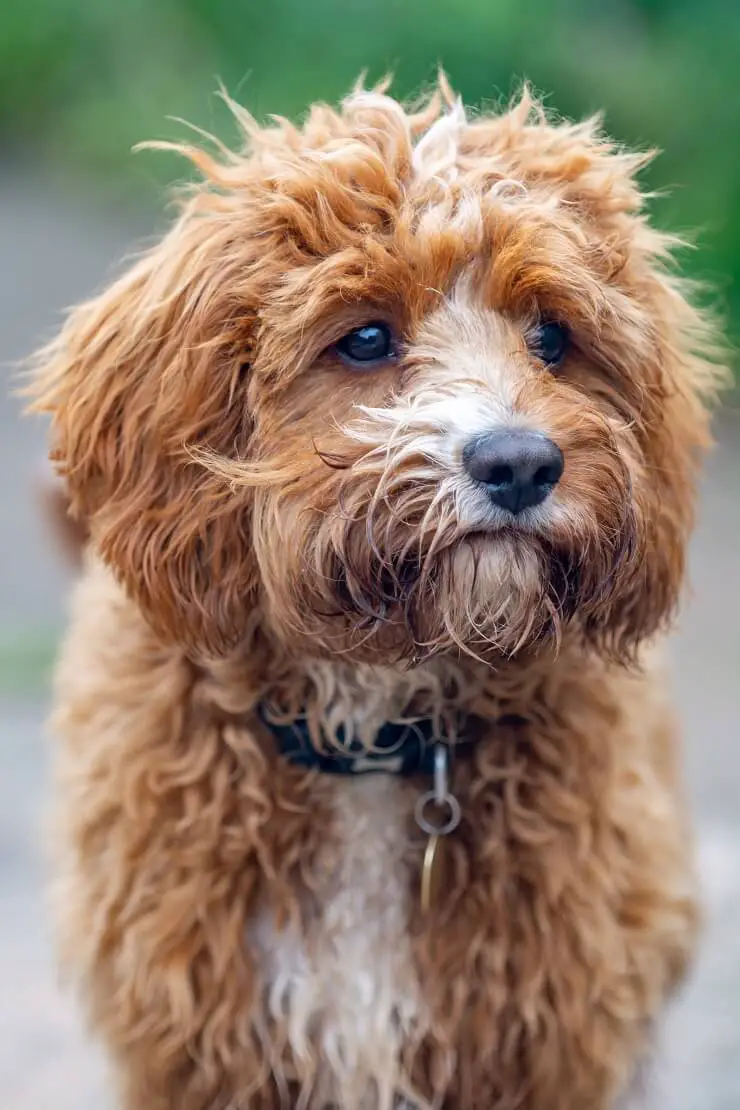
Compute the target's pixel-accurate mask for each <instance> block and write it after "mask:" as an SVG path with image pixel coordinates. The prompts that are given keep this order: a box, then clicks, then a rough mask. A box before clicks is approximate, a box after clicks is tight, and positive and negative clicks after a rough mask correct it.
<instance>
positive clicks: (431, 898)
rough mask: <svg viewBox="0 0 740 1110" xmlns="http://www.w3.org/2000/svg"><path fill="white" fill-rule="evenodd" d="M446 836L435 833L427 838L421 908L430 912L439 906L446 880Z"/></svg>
mask: <svg viewBox="0 0 740 1110" xmlns="http://www.w3.org/2000/svg"><path fill="white" fill-rule="evenodd" d="M446 839H447V838H446V836H438V835H436V834H435V835H433V836H430V837H429V840H427V846H426V848H425V849H424V859H423V861H422V864H421V890H420V894H421V910H422V913H424V914H427V913H429V911H430V909H431V908H432V906H438V905H439V900H440V897H441V895H442V892H443V890H444V886H445V881H446V861H445V854H446V849H445V843H444V842H445V840H446Z"/></svg>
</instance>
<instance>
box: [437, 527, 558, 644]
mask: <svg viewBox="0 0 740 1110" xmlns="http://www.w3.org/2000/svg"><path fill="white" fill-rule="evenodd" d="M437 585H438V590H437V596H438V603H439V604H438V608H437V613H436V617H437V620H438V621H439V623H440V625H441V627H439V628H438V635H439V636H440V638H441V639H442V640H445V639H448V638H449V640H450V641H452V643H454V644H455V645H456V646H457V647H458V648H462V649H463V650H465V651H468V652H471V653H473V654H477V655H481V656H488V655H490V654H491V653H496V654H498V653H501V654H506V655H509V654H512V653H514V652H516V651H518V650H520V649H521V648H523V647H525V646H529V645H531V644H532V642H533V641H535V640H537V639H538V638H540V637H542V636H544V635H546V634H548V633H547V630H548V629H549V628H550V626H551V624H552V606H551V605H549V604H548V599H549V594H550V589H549V568H548V560H547V558H546V557H545V553H544V549H543V547H542V544H541V543H540V542H539V541H538V540H537V539H536V538H535V537H533V536H531V535H526V534H522V533H517V532H514V531H508V532H503V531H499V532H493V533H491V532H489V533H486V532H475V533H470V534H468V535H466V536H464V537H463V538H462V539H461V540H460V541H459V542H458V543H457V544H456V545H455V546H454V547H452V548H450V550H449V551H448V552H447V553H446V557H445V559H444V560H443V561H442V565H441V566H440V568H439V573H438V583H437Z"/></svg>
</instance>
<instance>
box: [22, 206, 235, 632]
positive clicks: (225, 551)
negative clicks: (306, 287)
mask: <svg viewBox="0 0 740 1110" xmlns="http://www.w3.org/2000/svg"><path fill="white" fill-rule="evenodd" d="M240 206H241V207H240ZM242 209H243V211H242ZM254 239H255V236H254V234H253V229H252V228H251V226H250V220H249V215H248V208H247V200H246V198H245V197H244V196H240V195H238V194H236V193H235V194H232V195H231V196H229V197H225V196H223V195H219V194H218V193H212V194H209V193H208V192H207V191H206V190H205V189H202V190H199V191H198V192H197V193H196V194H195V195H194V196H193V197H191V199H190V201H189V202H188V203H187V204H186V206H185V208H184V210H183V213H182V215H181V217H180V219H179V220H178V222H177V223H176V224H175V225H174V226H173V228H172V229H171V231H170V232H169V234H168V235H167V236H166V237H165V238H164V240H163V241H162V242H161V243H159V244H158V245H157V246H155V247H154V248H153V249H152V250H150V251H149V252H148V253H147V254H146V255H144V256H143V257H142V258H141V259H140V260H139V261H138V262H137V263H136V264H135V265H134V266H133V267H132V268H131V269H130V270H129V272H128V273H126V274H125V275H124V276H123V277H122V278H121V279H120V280H119V281H117V282H116V283H115V284H114V285H113V286H112V287H111V288H110V289H108V290H107V291H106V292H105V293H103V294H102V295H101V296H99V297H98V298H97V299H94V300H92V301H90V302H89V303H87V304H83V305H81V306H80V307H78V308H77V309H75V310H74V311H73V312H72V314H71V315H70V317H69V319H68V321H67V324H66V326H65V327H64V329H63V330H62V332H61V334H60V335H59V337H58V338H57V339H56V340H55V341H54V342H53V343H52V344H51V345H50V346H49V347H48V348H46V349H45V350H44V351H42V352H41V353H40V355H39V356H38V359H37V368H36V371H35V374H34V377H33V381H32V385H31V387H30V393H31V394H32V396H33V397H34V402H33V404H32V409H33V410H35V411H37V412H47V413H51V416H52V432H53V450H52V458H53V459H54V460H55V461H56V463H57V467H58V470H59V472H60V473H61V474H62V475H63V476H64V478H65V479H66V482H67V486H68V489H69V494H70V500H71V508H72V512H73V514H74V515H75V516H76V517H77V518H78V519H79V520H81V521H84V522H85V524H86V525H87V526H88V527H89V531H90V535H91V537H92V542H93V544H94V546H95V547H96V549H97V551H98V552H99V554H100V555H101V557H102V558H103V559H104V560H105V561H106V562H107V563H108V564H109V565H110V566H111V567H112V568H113V570H114V571H115V573H116V575H117V577H118V578H119V579H120V580H121V581H122V582H123V583H124V584H125V587H126V589H127V590H128V592H129V594H130V595H131V596H132V597H134V598H136V600H137V601H138V603H139V604H140V606H141V607H142V609H143V611H144V613H145V614H146V616H147V617H148V619H149V621H150V623H151V624H152V626H153V627H154V628H155V630H156V631H157V632H158V633H160V634H161V635H163V636H165V637H168V638H174V639H176V640H177V641H178V642H180V643H182V644H183V645H185V646H186V647H187V648H188V649H190V650H193V651H196V652H206V653H208V654H222V653H223V652H225V651H227V650H228V648H229V647H230V645H232V644H233V643H234V642H236V641H237V640H238V639H239V637H240V635H241V634H242V632H243V628H244V623H245V620H246V618H247V614H248V612H249V608H250V598H251V596H252V594H253V591H254V588H255V581H256V578H255V569H254V564H253V560H252V555H251V550H250V520H249V517H250V494H249V491H245V489H244V488H243V487H241V488H238V489H231V488H229V486H228V484H227V483H224V481H223V479H220V478H218V477H217V476H215V475H213V474H211V473H209V472H208V471H207V470H206V469H204V468H203V467H202V466H200V465H199V464H198V463H197V462H194V461H193V454H192V449H193V447H198V448H205V449H213V450H215V451H218V452H219V453H221V454H224V455H227V456H229V457H235V456H236V457H242V458H243V457H244V455H245V453H246V451H247V444H248V440H249V430H250V429H249V417H248V408H247V396H246V394H247V371H248V365H249V359H250V349H251V346H252V343H253V339H254V334H253V333H254V326H255V316H254V309H253V305H254V303H255V300H254V297H255V296H256V295H257V294H256V293H255V292H254V288H253V286H254V284H255V283H254V280H253V275H254V273H255V260H254V257H253V254H254V249H253V243H254Z"/></svg>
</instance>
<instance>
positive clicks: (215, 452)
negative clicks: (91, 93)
mask: <svg viewBox="0 0 740 1110" xmlns="http://www.w3.org/2000/svg"><path fill="white" fill-rule="evenodd" d="M228 103H229V106H230V108H231V110H232V111H233V113H234V116H235V118H236V121H237V123H238V124H239V126H240V128H241V130H242V132H243V137H244V146H243V148H242V149H240V150H237V151H230V150H227V149H226V148H224V147H222V146H221V145H220V144H217V145H216V147H215V151H214V152H213V153H210V152H208V151H207V150H205V149H202V148H196V147H194V146H187V145H182V146H179V147H178V148H177V149H178V150H179V151H180V152H181V153H182V154H184V155H185V156H187V157H188V158H190V160H191V161H192V162H193V163H194V164H195V166H196V167H197V169H198V171H199V172H200V175H201V181H200V183H199V184H198V185H196V186H194V187H193V188H192V190H191V191H189V192H188V193H187V194H186V196H185V199H184V200H183V201H182V208H181V212H180V215H179V218H178V219H177V221H176V222H175V224H174V226H173V227H172V228H171V229H170V231H169V232H168V234H167V235H166V236H165V237H164V238H163V239H162V241H161V242H160V243H158V244H157V245H156V246H154V247H153V248H152V249H151V250H149V251H148V252H147V253H146V254H145V255H143V257H141V258H140V259H139V260H138V261H137V262H136V263H135V265H133V266H132V268H131V269H130V270H129V271H128V272H127V273H125V274H124V276H123V277H121V278H120V279H119V280H118V281H117V282H116V283H115V284H114V285H113V286H112V287H111V288H109V289H108V290H107V291H105V292H104V293H103V294H102V295H100V296H99V297H97V298H95V299H94V300H92V301H90V302H89V303H87V304H84V305H82V306H80V307H79V308H78V309H76V311H74V312H73V313H72V315H71V317H70V319H69V321H68V323H67V325H66V327H65V329H64V330H63V332H62V334H61V336H60V337H59V338H58V339H57V340H56V341H55V342H54V343H53V344H52V345H51V346H50V347H49V348H47V349H46V350H45V351H44V352H42V355H41V356H40V361H39V367H38V370H37V373H36V377H35V384H34V387H33V388H34V392H35V397H36V399H35V406H36V408H37V409H38V410H41V411H46V412H50V413H51V414H52V416H53V427H54V435H55V443H56V446H55V458H56V460H57V463H58V466H59V469H60V471H61V472H62V473H63V474H64V475H65V476H66V479H67V482H68V485H69V490H70V494H71V498H72V502H73V507H74V511H75V512H76V513H77V514H78V516H80V517H81V518H84V519H85V520H86V521H87V522H89V526H90V529H91V533H92V536H93V541H94V543H95V545H96V546H97V548H98V550H99V552H100V554H101V555H102V557H103V558H104V559H105V560H106V561H107V562H108V563H109V564H110V565H111V566H112V567H113V568H114V570H115V572H116V574H117V575H118V576H119V578H120V579H121V580H122V581H123V582H124V583H125V585H126V587H127V589H128V590H129V592H130V593H131V594H132V595H133V596H135V597H136V599H137V601H138V602H139V604H140V605H141V607H142V609H143V610H144V612H145V613H146V615H147V617H148V619H149V620H150V622H151V623H152V624H153V626H154V627H155V629H156V630H157V631H158V632H159V633H160V634H161V635H163V636H166V637H168V638H170V639H175V640H177V641H178V642H180V643H181V644H183V645H184V646H185V647H186V648H187V649H188V650H189V651H192V652H194V653H197V654H201V655H203V654H205V655H222V654H224V653H226V652H228V651H229V650H230V649H231V648H232V647H233V646H235V645H237V644H238V643H239V642H240V641H241V640H242V639H243V637H244V636H245V634H246V630H247V624H248V620H249V618H250V614H255V613H256V614H258V615H259V623H260V627H261V630H262V632H263V633H264V635H265V636H267V637H268V638H271V639H273V640H274V642H275V643H276V644H280V646H281V650H286V649H287V650H291V651H292V650H295V651H297V652H302V653H304V654H305V652H306V649H307V646H308V647H309V648H310V651H311V653H313V654H315V655H316V654H318V655H324V656H332V655H336V654H339V653H342V654H344V655H346V656H349V657H350V658H358V659H365V660H374V661H393V660H405V661H409V660H412V659H418V658H421V657H424V656H425V655H427V654H429V653H432V652H438V651H445V650H448V649H454V650H455V651H458V650H460V649H462V650H463V651H465V652H469V653H473V654H475V655H480V656H490V655H491V654H494V653H501V652H504V653H512V652H514V651H517V650H518V649H520V648H522V647H523V646H526V645H531V644H533V643H535V642H538V641H540V640H542V639H545V638H547V639H552V638H557V637H558V636H559V635H561V634H562V632H563V630H564V629H565V628H568V629H571V630H573V631H574V632H575V633H576V634H578V635H584V636H586V637H588V638H589V639H590V640H591V641H592V642H594V643H596V644H598V645H599V647H600V648H601V649H603V650H609V651H612V652H615V653H617V654H618V655H620V656H625V655H628V654H629V653H630V652H631V650H632V649H634V646H635V645H636V644H637V643H638V642H639V641H640V640H641V639H642V638H643V637H646V636H648V635H650V634H651V633H653V632H654V631H655V630H656V629H657V628H658V627H659V626H660V625H661V624H662V623H663V622H664V621H665V619H666V618H667V616H668V615H669V614H670V613H671V611H672V608H673V605H674V602H675V600H676V596H677V592H678V590H679V587H680V583H681V579H682V571H683V563H684V548H685V542H686V537H687V531H688V529H689V526H690V521H691V513H692V483H693V474H694V462H695V456H696V454H697V452H698V451H699V450H700V449H701V448H702V447H704V445H705V444H706V442H707V430H706V420H705V415H704V409H703V400H704V398H705V397H706V396H707V395H708V394H710V393H711V391H712V388H713V382H714V380H715V376H716V375H715V371H714V368H713V366H712V360H711V343H710V335H709V329H708V327H707V325H706V322H705V320H704V319H703V318H702V316H701V315H700V314H699V313H698V312H697V310H696V309H694V308H693V307H692V306H691V304H690V302H689V300H687V298H686V296H685V290H684V286H683V285H682V284H681V283H680V281H679V280H678V279H677V278H676V277H675V276H673V274H672V272H671V269H670V265H669V263H670V252H671V249H672V247H673V246H674V241H673V240H671V239H669V237H668V236H666V235H664V234H662V233H660V232H658V231H656V230H654V229H653V228H651V227H650V225H649V223H648V221H647V219H646V216H645V214H644V211H643V197H642V195H641V192H640V190H639V188H638V186H637V184H636V183H635V174H636V172H637V171H638V170H639V169H640V167H641V166H642V165H644V163H645V161H646V159H645V158H644V157H643V156H635V155H632V154H627V153H624V152H622V151H620V150H619V149H618V148H616V147H615V145H614V144H613V143H611V142H609V141H608V140H606V139H605V138H603V137H602V136H601V135H600V133H599V131H598V128H597V125H596V124H595V123H594V122H593V121H591V122H587V123H584V124H578V125H571V124H567V123H553V122H550V121H549V120H548V118H546V116H545V115H544V113H543V111H542V109H541V108H540V107H539V106H538V105H537V104H536V103H535V102H534V101H533V100H532V99H531V97H530V96H529V94H528V93H526V92H525V94H524V95H523V96H522V97H521V99H520V100H519V101H518V102H517V103H516V104H515V105H514V106H513V107H512V108H511V109H510V110H508V111H506V112H504V113H503V114H500V115H490V116H480V117H478V118H475V119H467V118H466V115H465V112H464V110H463V108H462V106H461V105H460V103H459V102H458V101H457V100H456V99H455V98H454V96H453V95H452V93H451V92H450V90H449V87H448V86H447V84H446V82H445V81H444V80H442V81H441V82H440V88H439V90H438V91H437V92H435V94H434V95H433V96H432V97H431V98H430V99H429V100H428V102H427V103H426V104H424V105H423V106H422V107H421V108H420V109H419V110H418V111H407V110H406V109H405V108H404V107H402V105H400V104H399V103H398V102H397V101H395V100H394V99H392V98H391V97H390V96H389V95H388V94H387V91H386V89H385V88H380V89H376V90H374V91H364V90H357V91H356V92H355V93H354V94H353V95H352V96H350V97H349V98H348V99H347V100H346V101H345V102H344V104H343V105H342V106H341V108H340V109H339V110H337V111H335V110H333V109H330V108H328V107H325V106H317V107H314V108H313V109H312V110H311V112H310V114H309V115H308V118H307V119H306V121H305V123H304V124H303V126H302V127H296V126H293V125H292V124H290V123H288V122H286V121H284V120H276V121H274V122H273V123H272V124H271V125H269V126H267V127H261V126H258V125H257V124H256V123H255V121H254V120H253V119H252V117H251V116H249V115H248V114H247V113H246V112H245V111H244V110H243V109H242V108H240V107H239V106H237V105H236V104H234V103H233V102H231V101H228ZM546 320H555V321H558V322H559V323H560V324H561V325H567V328H568V331H569V335H570V337H571V343H570V347H569V350H568V352H567V354H566V357H565V359H564V361H563V362H562V364H561V365H560V366H559V367H558V368H556V369H554V370H552V371H551V370H550V369H548V368H547V367H546V366H545V365H544V364H543V361H542V359H541V358H540V357H538V353H537V347H536V342H534V341H533V336H535V335H536V333H537V328H538V326H539V325H540V323H541V322H542V321H546ZM369 321H381V322H383V323H384V324H385V325H387V327H388V328H389V329H390V330H391V331H392V333H393V335H394V336H395V337H396V340H395V341H396V350H395V353H394V357H393V358H388V359H387V360H385V361H383V362H382V363H381V364H380V365H377V366H375V367H374V368H372V369H358V368H357V367H354V368H352V367H350V366H348V365H347V363H346V361H345V360H343V359H341V358H340V357H339V355H338V353H337V347H336V344H337V342H338V341H339V340H340V338H341V337H342V336H344V335H345V334H346V333H348V332H349V331H351V329H353V328H356V327H358V326H360V325H363V324H366V323H367V322H369ZM708 352H709V355H708ZM501 427H515V428H525V429H533V430H537V431H540V432H543V433H544V434H546V435H547V436H548V437H549V438H550V439H551V440H552V441H554V442H555V443H556V444H557V445H558V447H559V448H560V449H561V450H562V452H563V455H564V459H565V470H564V473H563V476H562V480H561V481H560V482H559V484H558V485H557V487H556V488H555V490H554V491H553V493H552V495H551V496H550V497H549V498H548V499H547V501H546V502H544V503H543V504H542V505H540V506H537V507H536V508H532V509H527V510H526V511H525V512H523V513H520V514H519V515H518V516H516V517H515V518H514V517H512V516H511V514H507V513H506V512H504V511H503V510H501V509H496V508H495V507H493V506H492V505H491V503H490V500H489V498H488V497H487V495H486V492H485V490H484V489H482V488H481V487H480V485H479V484H477V483H476V482H474V481H472V480H471V478H470V477H469V476H468V474H467V473H466V471H465V468H464V465H463V452H464V449H465V446H466V444H468V443H469V442H470V441H471V437H475V436H476V435H481V434H485V433H486V432H488V431H491V430H494V429H496V428H501Z"/></svg>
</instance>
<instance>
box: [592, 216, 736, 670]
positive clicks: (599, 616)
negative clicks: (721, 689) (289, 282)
mask: <svg viewBox="0 0 740 1110" xmlns="http://www.w3.org/2000/svg"><path fill="white" fill-rule="evenodd" d="M639 233H640V236H641V238H642V239H643V240H647V242H648V244H649V242H650V238H651V237H652V241H653V243H659V242H660V236H659V235H658V233H651V232H649V231H648V229H646V228H640V229H639ZM648 257H649V254H648ZM633 264H634V266H635V269H636V270H639V268H640V266H641V265H642V266H645V268H644V269H643V272H642V275H641V285H642V288H641V293H640V296H641V299H642V301H643V304H644V306H645V308H646V310H647V315H648V318H649V319H650V321H651V327H652V336H651V343H650V349H651V351H652V357H645V359H644V360H643V361H642V363H641V365H640V368H639V369H640V372H641V373H640V380H641V382H642V385H643V388H642V392H641V394H640V396H639V402H638V404H637V405H636V406H635V409H634V412H633V419H632V425H631V431H632V434H633V436H634V439H635V441H636V442H637V446H638V451H637V452H636V457H634V458H633V466H632V506H633V515H632V522H631V524H630V526H629V527H627V528H626V530H625V544H624V550H623V551H622V552H621V556H620V557H619V558H618V559H617V560H616V561H615V571H614V574H613V576H610V577H607V579H606V580H605V581H604V582H603V584H602V587H601V600H600V602H599V603H597V604H596V606H595V607H594V609H593V610H592V612H591V614H590V621H589V625H590V631H591V632H592V633H595V634H596V635H597V637H598V638H600V639H601V638H602V637H604V638H605V639H606V641H607V643H610V644H611V645H612V646H613V647H614V648H615V649H616V651H617V654H627V655H629V654H631V652H632V650H633V649H634V647H636V645H637V644H639V643H640V641H641V640H643V639H645V638H646V637H649V636H651V635H653V633H655V632H656V631H659V630H660V629H661V628H663V627H664V626H665V625H666V624H667V623H668V622H669V621H670V619H671V617H672V616H673V614H674V611H675V608H676V604H677V602H678V601H679V599H680V594H681V588H682V586H683V583H684V577H685V566H686V555H687V546H688V540H689V536H690V533H691V530H692V527H693V524H694V507H695V494H696V486H697V480H698V471H699V465H700V463H701V461H702V457H703V455H704V453H705V451H706V450H707V448H708V447H709V446H710V444H711V435H710V422H709V416H710V411H711V407H712V404H713V402H714V400H715V397H716V393H717V391H718V389H719V388H720V387H721V386H722V385H723V384H724V383H725V382H726V380H727V376H728V375H727V373H726V371H725V370H724V368H723V367H722V356H723V355H724V353H725V351H724V349H723V347H722V345H721V344H720V343H719V341H718V333H717V331H716V329H715V327H714V324H713V321H712V320H711V318H710V317H708V316H706V315H705V314H704V313H703V312H700V311H698V310H697V309H696V308H694V307H693V306H692V304H691V300H690V297H689V296H688V295H687V290H686V286H685V284H684V283H683V282H681V281H680V280H678V279H675V278H673V277H671V276H669V275H667V274H666V273H665V270H664V268H663V266H662V265H660V264H659V263H656V261H655V255H654V254H653V257H652V259H651V260H650V264H649V266H646V265H645V258H644V257H643V259H642V261H641V260H640V257H639V254H637V255H636V256H635V259H634V263H633Z"/></svg>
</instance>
